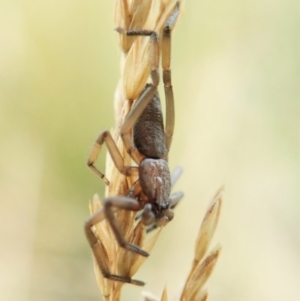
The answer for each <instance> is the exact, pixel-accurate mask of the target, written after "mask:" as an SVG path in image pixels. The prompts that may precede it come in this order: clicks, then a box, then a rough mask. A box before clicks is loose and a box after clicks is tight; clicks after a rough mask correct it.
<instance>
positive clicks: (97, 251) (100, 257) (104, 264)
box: [85, 197, 148, 286]
mask: <svg viewBox="0 0 300 301" xmlns="http://www.w3.org/2000/svg"><path fill="white" fill-rule="evenodd" d="M115 198H117V199H119V201H124V199H123V198H124V197H115ZM125 199H128V198H125ZM130 200H131V201H132V199H130ZM125 201H126V200H125ZM111 211H112V214H113V212H115V211H117V209H116V208H115V209H114V210H113V209H111ZM104 218H105V209H100V210H98V211H97V212H95V213H94V214H93V215H91V216H90V217H89V219H88V220H87V221H86V223H85V234H86V237H87V240H88V242H89V244H90V246H91V249H92V252H93V254H94V257H95V260H96V262H97V265H98V267H99V268H100V270H101V272H102V274H103V276H104V277H105V278H107V279H110V280H114V281H120V282H126V283H131V284H135V285H139V286H143V285H145V283H144V282H142V281H139V280H135V279H131V278H130V277H127V276H121V275H115V274H112V273H111V272H110V269H109V258H108V254H107V251H106V249H105V248H104V246H103V244H102V242H101V241H100V240H98V239H97V237H96V236H95V234H94V232H93V230H92V227H93V226H94V225H95V224H97V223H99V222H100V221H102V220H103V219H104ZM135 247H136V246H135ZM147 254H148V253H147Z"/></svg>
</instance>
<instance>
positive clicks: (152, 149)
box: [133, 93, 167, 159]
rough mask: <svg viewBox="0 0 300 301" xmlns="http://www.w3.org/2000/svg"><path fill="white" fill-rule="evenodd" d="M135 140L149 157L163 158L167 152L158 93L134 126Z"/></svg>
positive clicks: (139, 148) (136, 145) (137, 146)
mask: <svg viewBox="0 0 300 301" xmlns="http://www.w3.org/2000/svg"><path fill="white" fill-rule="evenodd" d="M133 141H134V145H135V147H136V148H137V149H138V151H139V152H140V153H142V154H143V155H144V156H145V157H148V158H157V159H158V158H163V157H164V155H165V154H166V153H167V149H166V146H165V132H164V125H163V115H162V111H161V105H160V99H159V96H158V93H155V95H154V96H153V98H152V100H151V101H150V103H149V104H148V106H147V107H146V108H145V110H144V111H143V113H142V114H141V116H140V117H139V119H138V120H137V122H136V124H135V126H134V128H133Z"/></svg>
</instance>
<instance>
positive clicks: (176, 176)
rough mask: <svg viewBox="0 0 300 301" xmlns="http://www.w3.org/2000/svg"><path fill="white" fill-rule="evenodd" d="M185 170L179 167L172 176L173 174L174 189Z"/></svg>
mask: <svg viewBox="0 0 300 301" xmlns="http://www.w3.org/2000/svg"><path fill="white" fill-rule="evenodd" d="M182 172H183V169H182V167H180V166H177V167H176V168H175V169H174V170H173V172H172V174H171V183H172V184H171V185H172V186H171V187H172V188H173V186H174V185H175V184H176V182H177V181H178V179H179V178H180V176H181V175H182Z"/></svg>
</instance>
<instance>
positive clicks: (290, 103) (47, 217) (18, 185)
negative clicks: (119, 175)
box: [0, 0, 299, 301]
mask: <svg viewBox="0 0 300 301" xmlns="http://www.w3.org/2000/svg"><path fill="white" fill-rule="evenodd" d="M298 6H299V3H298V1H284V0H282V1H279V0H275V1H274V0H273V1H270V0H263V1H258V0H252V1H250V0H245V1H238V0H228V1H196V0H190V1H186V5H185V12H184V14H183V17H182V18H181V20H180V23H179V24H178V26H177V28H176V30H175V33H174V39H173V53H172V55H173V56H172V70H173V73H172V75H173V85H174V90H175V96H176V129H175V136H174V138H173V145H172V150H171V154H170V165H171V169H173V168H174V167H175V166H176V165H181V166H183V168H184V175H183V176H182V179H181V180H180V181H179V182H178V184H177V185H176V190H183V191H184V192H185V198H184V200H183V201H182V203H181V204H180V205H179V206H178V208H177V210H176V215H175V219H174V221H173V222H172V223H171V224H170V225H168V227H167V228H166V229H165V230H164V231H163V233H162V235H161V237H160V239H159V241H158V243H157V245H156V247H155V248H154V251H153V252H152V254H151V256H150V257H149V259H148V260H147V262H146V263H145V264H144V265H143V267H142V268H141V270H140V271H139V273H138V274H137V275H136V278H137V279H141V280H144V281H145V282H147V286H146V287H145V288H144V290H148V291H151V292H152V293H154V294H156V295H160V294H161V292H162V290H163V288H164V286H165V285H167V287H168V291H169V296H173V297H174V296H177V295H178V294H179V291H180V289H181V287H182V285H183V283H184V280H185V277H186V276H187V273H188V271H189V268H190V264H191V260H192V253H193V245H194V240H195V237H196V235H197V231H198V228H199V225H200V222H201V219H202V217H203V215H204V212H205V209H206V207H207V205H208V202H209V200H210V198H211V197H212V196H213V195H214V193H215V192H216V190H217V189H218V188H219V186H221V185H222V184H224V185H225V187H226V194H225V202H224V207H223V211H222V214H221V220H220V223H219V226H218V229H217V234H216V237H215V239H214V241H215V242H220V243H221V244H222V246H223V251H222V254H221V257H220V260H219V262H218V264H217V267H216V269H215V271H214V273H213V276H212V278H211V279H210V281H209V282H208V285H207V286H208V289H209V292H210V300H215V301H217V300H223V301H227V300H231V301H232V300H234V301H239V300H243V301H247V300H249V301H253V300H268V301H277V300H278V301H279V300H296V299H297V297H298V298H299V282H298V281H299V39H298V38H299V10H298V9H299V7H298ZM112 13H113V1H108V0H106V1H101V0H99V1H78V0H73V1H70V0H65V1H57V0H53V1H32V0H24V1H22V0H19V1H16V0H2V1H1V2H0V100H1V101H0V125H1V126H0V131H1V140H0V141H1V146H0V177H1V181H0V197H1V202H0V218H1V228H0V233H1V248H0V279H1V280H0V300H5V301H6V300H7V301H15V300H22V301H23V300H30V301H35V300H41V301H44V300H56V301H60V300H64V301H66V300H72V301H79V300H101V296H100V292H99V291H98V288H97V284H96V281H95V278H94V274H93V268H92V257H91V252H90V250H89V247H88V245H87V243H86V240H85V237H84V233H83V223H84V220H85V219H86V218H87V216H88V200H89V199H90V198H91V197H92V195H93V194H94V193H96V192H98V193H99V194H100V196H103V194H104V192H103V191H104V184H103V183H102V182H101V181H99V179H98V178H97V177H96V176H94V174H92V172H91V171H90V170H89V169H88V168H87V167H86V163H85V162H86V159H87V156H88V153H89V150H90V148H91V146H92V144H93V142H94V140H95V138H96V136H97V134H98V132H99V131H100V130H103V129H108V128H111V127H112V126H113V125H114V120H113V115H114V114H113V103H112V100H113V94H114V89H115V86H116V83H117V81H118V78H119V72H120V71H119V61H120V53H119V49H118V47H117V43H116V37H115V33H114V31H113V28H114V24H113V21H112ZM104 158H105V155H104V152H103V155H102V156H101V157H100V159H99V163H100V166H101V167H102V168H103V167H104ZM141 291H142V289H139V288H136V287H133V286H129V285H128V286H126V288H125V289H124V298H123V300H126V301H127V300H142V297H141V294H140V292H141ZM171 299H172V298H171Z"/></svg>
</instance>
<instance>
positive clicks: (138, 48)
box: [86, 0, 174, 301]
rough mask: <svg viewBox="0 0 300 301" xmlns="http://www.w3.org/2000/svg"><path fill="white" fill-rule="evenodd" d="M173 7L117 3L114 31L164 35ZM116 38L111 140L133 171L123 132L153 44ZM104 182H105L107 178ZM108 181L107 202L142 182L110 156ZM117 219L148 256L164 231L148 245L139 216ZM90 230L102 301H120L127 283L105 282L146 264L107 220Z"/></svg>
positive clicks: (143, 0) (96, 202) (141, 0)
mask: <svg viewBox="0 0 300 301" xmlns="http://www.w3.org/2000/svg"><path fill="white" fill-rule="evenodd" d="M173 7H174V1H169V0H161V1H153V0H131V1H130V0H116V1H115V27H116V28H117V27H120V28H123V29H124V30H129V29H135V28H150V29H152V30H153V29H154V30H155V31H157V32H158V33H159V34H160V32H161V28H162V27H163V25H164V22H165V21H166V20H167V18H168V15H169V14H170V13H171V10H172V8H173ZM155 9H156V10H155ZM117 38H118V40H119V46H120V48H121V51H122V57H121V78H120V81H119V83H118V85H117V88H116V91H115V100H114V107H115V117H116V125H115V128H114V130H113V131H112V139H113V140H114V141H115V142H116V145H117V148H118V150H119V152H120V155H121V156H122V158H123V159H124V165H125V166H131V165H132V162H131V161H132V160H131V158H130V156H129V155H128V153H127V152H126V150H125V148H124V145H123V142H122V139H121V137H120V128H121V126H122V124H123V123H124V120H125V118H126V116H127V114H128V112H129V111H130V109H131V106H132V105H133V103H134V100H135V99H136V98H137V96H138V95H139V94H140V93H141V91H142V89H143V88H144V86H145V84H146V81H147V79H148V76H149V73H150V68H149V60H148V59H145V58H147V57H149V53H148V51H149V49H148V48H149V47H148V46H149V40H148V39H147V38H145V37H129V36H126V35H122V34H117ZM100 176H101V175H100ZM101 177H102V178H104V175H103V176H101ZM105 177H106V179H107V181H106V182H107V184H109V185H108V186H106V193H105V196H106V197H109V196H116V195H121V196H122V195H123V196H126V195H127V194H128V191H129V189H130V187H131V186H132V185H133V183H134V182H136V180H137V176H136V175H134V174H133V175H131V176H127V177H126V176H124V175H122V174H121V173H120V172H119V171H118V170H117V169H116V168H115V165H114V163H113V162H112V160H111V157H110V156H109V155H108V156H107V160H106V171H105ZM104 180H105V178H104ZM96 211H98V212H99V211H103V207H102V204H101V201H100V199H99V197H98V196H95V197H94V199H93V201H92V202H90V212H91V214H94V213H95V212H96ZM114 214H115V218H116V219H117V220H118V223H119V227H120V228H121V229H122V233H123V234H124V237H125V240H126V241H128V242H129V243H130V244H134V245H136V246H138V247H140V248H142V249H143V250H145V251H147V252H151V250H152V248H153V246H154V244H155V242H156V240H157V238H158V236H159V233H160V232H161V229H159V230H158V231H156V232H155V233H153V235H152V237H150V238H148V240H145V229H144V226H143V225H142V223H141V222H138V223H137V224H136V222H135V215H136V214H135V213H134V212H130V211H124V210H119V211H115V212H114ZM88 228H89V230H86V232H87V236H88V237H90V243H91V242H92V244H93V246H92V249H93V251H94V254H98V255H97V258H98V259H97V260H98V263H99V264H100V265H101V266H102V272H101V271H100V270H99V267H98V264H97V262H96V261H94V263H95V264H94V267H95V274H96V278H97V282H98V285H99V288H100V290H101V292H102V295H103V299H104V300H106V301H112V300H114V301H115V300H120V296H121V289H122V286H123V284H124V283H122V282H120V281H114V280H109V279H107V278H105V277H104V276H106V275H108V274H109V275H111V274H112V275H120V276H122V277H130V278H131V277H132V276H133V275H134V273H136V272H137V270H138V269H139V268H140V266H141V265H142V264H143V262H144V260H145V258H144V257H141V256H139V255H137V254H135V253H132V252H128V251H126V250H124V249H122V248H120V246H119V244H118V243H117V242H116V240H115V236H114V233H113V232H112V229H111V227H110V225H109V224H108V222H107V220H106V219H102V220H101V222H99V223H97V224H96V225H95V226H93V227H87V229H88ZM99 258H100V259H99ZM99 260H100V262H99ZM103 267H104V271H105V272H104V273H103ZM106 271H107V273H106ZM105 273H106V274H105ZM114 277H115V276H112V277H111V279H115V280H120V279H117V278H114ZM133 283H134V281H133ZM136 284H138V283H136Z"/></svg>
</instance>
